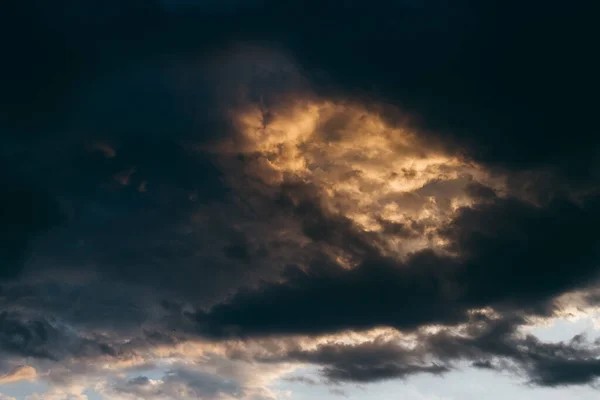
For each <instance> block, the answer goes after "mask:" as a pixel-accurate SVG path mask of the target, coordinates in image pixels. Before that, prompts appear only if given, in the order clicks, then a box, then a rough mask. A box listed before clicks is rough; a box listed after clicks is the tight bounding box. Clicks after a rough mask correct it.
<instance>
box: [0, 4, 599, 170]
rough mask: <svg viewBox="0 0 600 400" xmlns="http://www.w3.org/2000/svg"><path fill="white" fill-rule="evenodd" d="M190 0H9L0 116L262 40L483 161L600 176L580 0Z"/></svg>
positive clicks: (43, 107) (16, 115) (26, 117)
mask: <svg viewBox="0 0 600 400" xmlns="http://www.w3.org/2000/svg"><path fill="white" fill-rule="evenodd" d="M185 3H187V4H194V5H195V6H196V7H188V6H184V7H182V5H181V4H178V2H159V1H140V0H129V1H126V2H118V4H117V2H115V3H109V4H105V3H102V4H100V3H97V2H92V3H86V5H82V4H81V3H79V2H74V1H63V2H61V3H59V4H54V3H53V4H52V5H51V6H44V5H42V4H41V3H39V2H33V1H23V2H12V1H11V2H9V6H8V7H7V10H8V11H9V12H6V13H3V14H4V15H5V16H6V17H7V22H8V23H6V24H2V25H3V26H4V29H5V30H6V34H7V35H6V36H7V37H11V38H14V39H13V40H11V41H10V44H11V46H10V47H9V52H8V54H9V56H8V57H6V58H7V60H8V62H7V63H6V64H5V65H4V66H3V68H4V69H5V70H6V72H5V73H4V75H7V76H10V79H8V84H9V86H8V89H9V90H5V91H3V103H4V104H5V105H6V106H5V107H4V108H3V109H4V111H7V110H12V111H11V112H6V115H5V117H6V118H7V120H10V121H12V122H13V123H12V125H13V126H21V127H22V126H29V127H30V126H32V124H33V126H35V123H38V122H39V123H42V122H44V121H47V120H49V119H57V118H59V117H58V115H61V113H60V112H58V113H57V112H54V109H56V108H59V109H62V110H61V111H62V115H63V118H64V117H65V115H68V112H69V109H70V107H71V106H72V104H70V103H69V101H73V97H72V95H71V94H72V92H73V90H75V91H77V90H78V89H79V87H80V86H81V84H82V83H83V82H85V81H88V80H92V79H95V77H96V76H102V75H105V74H106V73H107V72H110V71H114V70H119V69H120V68H121V67H122V66H123V65H127V64H128V63H129V62H130V61H131V60H148V59H153V58H154V59H156V58H159V57H161V56H163V55H169V56H172V55H181V54H194V56H195V57H196V58H197V57H202V56H204V57H207V56H208V55H209V54H210V50H213V49H219V48H222V47H223V44H224V43H227V42H229V43H235V42H244V41H252V40H261V41H262V42H264V43H277V44H279V46H280V47H282V48H284V49H286V50H288V51H291V53H292V54H293V55H294V56H295V57H296V59H297V60H298V61H299V62H300V64H301V65H302V67H303V70H304V71H305V73H306V74H308V76H310V77H311V78H312V79H313V80H315V81H316V82H318V83H319V84H320V83H323V85H320V87H321V88H322V90H323V91H324V92H326V93H327V94H328V95H333V96H338V97H346V96H349V95H351V96H366V97H367V98H369V99H373V98H375V99H376V98H380V99H383V100H388V101H390V102H391V103H393V104H395V105H397V106H399V107H402V108H404V109H405V110H409V111H410V112H414V113H416V114H417V115H420V117H421V118H420V119H419V121H420V122H419V124H421V125H423V127H425V128H427V129H429V130H431V131H435V132H443V133H444V136H445V139H444V140H447V139H449V140H450V143H452V142H456V143H458V144H459V145H460V146H464V147H465V148H466V150H468V151H469V154H470V155H471V156H473V157H474V158H476V159H477V160H479V161H483V162H489V163H492V164H494V165H501V166H508V167H511V168H526V167H536V166H546V167H552V168H558V169H559V170H561V171H562V172H565V173H567V174H569V175H570V176H574V177H575V176H576V177H579V178H581V177H588V178H589V177H594V176H597V175H596V174H597V172H598V169H597V167H598V166H597V163H596V162H595V161H594V160H595V156H596V155H597V152H598V141H597V137H598V135H594V134H593V131H594V129H595V128H594V126H595V121H594V118H593V117H592V116H593V112H592V110H591V109H590V107H591V103H592V102H591V101H589V100H590V93H591V91H592V88H593V87H595V85H596V84H597V79H595V76H594V75H595V74H594V73H593V71H595V69H596V68H595V66H596V65H597V64H596V63H597V61H595V60H594V59H593V57H591V56H590V54H591V53H590V52H589V49H590V48H592V45H593V42H592V37H594V36H595V35H593V32H594V28H593V21H592V20H591V17H590V15H593V13H592V12H588V11H589V10H586V9H585V7H584V6H583V5H582V4H580V2H571V3H561V2H550V3H547V2H545V3H540V2H528V3H527V4H523V3H522V2H516V1H506V2H502V4H494V5H491V4H489V3H473V2H467V1H458V2H453V3H452V5H450V4H447V3H446V2H442V1H437V0H431V1H418V2H417V1H401V2H394V3H393V4H392V3H390V2H388V1H383V0H381V1H379V0H377V1H371V2H363V1H354V2H351V3H348V2H343V3H341V2H338V1H334V0H328V1H318V2H316V1H315V2H305V1H302V2H300V1H288V2H280V1H272V2H271V1H267V2H258V3H256V2H249V3H246V2H244V4H243V5H242V4H241V3H240V4H227V5H226V7H225V6H224V7H225V8H228V9H229V10H230V12H227V13H217V14H215V13H213V12H209V11H210V10H211V9H212V8H214V7H213V4H212V3H206V2H200V1H198V2H191V1H190V2H185ZM167 6H169V7H167ZM180 7H182V8H180ZM237 7H239V8H237ZM236 10H237V11H238V12H236ZM19 21H24V22H26V24H25V25H23V24H20V23H19ZM108 26H110V29H105V28H106V27H108ZM37 66H43V68H37ZM322 76H326V79H325V80H323V79H321V78H320V77H322ZM586 88H589V90H587V89H586ZM40 89H42V90H40ZM65 113H67V114H65ZM38 126H39V125H38Z"/></svg>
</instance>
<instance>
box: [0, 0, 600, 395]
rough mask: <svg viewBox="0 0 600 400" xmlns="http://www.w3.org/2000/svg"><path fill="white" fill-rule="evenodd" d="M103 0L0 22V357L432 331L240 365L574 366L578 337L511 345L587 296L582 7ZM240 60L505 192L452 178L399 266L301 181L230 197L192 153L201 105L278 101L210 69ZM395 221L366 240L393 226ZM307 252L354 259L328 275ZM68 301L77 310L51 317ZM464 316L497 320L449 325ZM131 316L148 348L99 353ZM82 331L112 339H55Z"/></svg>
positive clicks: (590, 128) (551, 371) (209, 113)
mask: <svg viewBox="0 0 600 400" xmlns="http://www.w3.org/2000/svg"><path fill="white" fill-rule="evenodd" d="M100 3H102V4H100ZM118 3H119V5H117V2H115V3H114V4H109V5H105V4H104V2H86V5H82V4H81V3H80V2H72V1H60V2H52V3H48V4H46V3H45V2H37V1H19V2H17V1H8V3H6V4H3V5H2V6H0V7H1V8H2V9H3V12H1V13H0V14H2V17H0V18H1V19H2V21H0V26H1V27H2V28H0V29H1V31H2V36H3V39H2V40H3V41H6V44H7V47H6V49H7V50H4V51H3V52H4V56H3V58H4V59H5V62H3V65H2V67H0V68H1V69H0V72H1V73H2V76H3V81H4V84H3V86H2V87H1V88H0V104H1V108H0V132H1V143H0V146H1V150H0V156H1V157H2V158H1V164H0V165H1V166H2V177H1V179H2V181H1V182H0V184H1V185H2V192H1V196H0V210H1V213H2V214H1V215H0V262H1V265H0V280H1V281H0V282H2V284H1V285H0V301H1V304H2V307H3V308H5V309H6V311H3V312H2V313H0V352H1V353H2V354H3V355H2V357H5V356H4V355H6V357H7V358H8V357H15V358H16V359H25V358H30V359H31V358H33V359H51V360H55V361H56V362H60V360H62V359H64V358H66V357H67V356H74V357H92V356H94V355H96V354H97V355H103V356H104V355H109V356H114V357H119V356H120V355H121V354H122V352H123V351H135V348H136V346H140V347H143V346H147V345H148V340H149V339H148V337H160V338H161V339H160V340H161V341H165V342H169V341H173V340H178V338H176V337H175V336H176V333H175V332H174V329H177V332H181V333H177V335H179V334H181V335H190V336H194V335H198V336H201V337H205V338H210V339H216V340H223V339H230V338H238V337H241V338H253V337H263V336H268V337H277V336H279V335H295V334H305V335H319V334H327V333H335V332H342V331H345V330H364V329H369V328H373V327H381V326H387V327H394V328H397V329H398V330H400V331H404V332H416V331H417V330H418V328H420V327H422V326H424V325H430V324H440V325H444V326H446V328H444V329H443V330H441V331H440V332H438V333H435V334H424V333H419V334H418V335H419V340H418V345H417V347H416V348H411V349H409V348H405V347H402V346H400V345H398V344H396V343H392V342H386V341H380V340H376V341H373V342H368V343H363V344H359V345H336V344H331V345H322V346H319V347H318V348H317V349H316V350H310V351H308V350H303V349H298V350H293V351H289V352H287V353H286V354H284V355H278V356H273V357H271V358H268V359H265V360H262V361H264V362H272V361H274V360H279V361H282V360H288V361H289V360H295V361H302V362H310V363H315V364H317V365H320V366H322V373H323V376H324V377H325V378H326V379H328V380H330V381H332V382H340V381H354V382H372V381H377V380H382V379H392V378H403V377H407V376H409V375H411V374H414V373H433V374H441V373H444V372H446V371H447V370H448V369H450V368H452V366H453V364H454V363H457V362H462V361H468V362H470V363H472V365H473V366H474V367H476V368H487V369H498V370H504V369H509V370H513V371H516V372H517V373H519V374H522V375H523V376H526V377H527V379H528V380H529V381H530V382H531V383H533V384H536V385H544V386H555V385H572V384H588V383H592V382H594V380H595V379H596V378H597V377H598V376H599V375H600V361H599V358H598V357H599V354H598V351H599V350H598V347H597V346H596V345H595V344H594V343H590V342H588V341H586V340H585V339H584V338H581V337H575V338H574V339H573V340H571V341H570V342H564V343H544V342H541V341H539V340H538V339H536V338H535V337H533V336H527V335H524V334H522V333H521V332H518V328H519V327H520V326H522V325H523V324H525V323H526V321H527V319H528V318H530V317H532V316H542V317H544V316H552V315H554V314H555V313H556V312H557V311H559V310H558V306H557V303H556V298H557V297H558V296H560V295H562V294H564V293H567V292H570V291H573V290H583V291H587V292H589V293H590V295H589V296H587V299H589V301H590V302H591V303H592V304H595V300H594V299H596V297H594V296H593V295H591V293H592V292H593V290H594V289H595V288H596V286H597V283H598V263H599V254H598V251H599V250H598V249H600V246H599V244H600V243H599V239H600V236H599V235H598V223H599V222H600V202H599V201H600V199H599V197H598V195H597V194H598V172H599V169H598V155H599V150H600V146H599V145H600V144H599V143H598V138H599V137H600V136H599V135H598V134H597V129H598V128H597V121H596V117H595V112H594V111H595V109H594V105H595V101H594V96H595V92H596V89H597V76H596V75H597V74H596V72H595V71H596V70H597V60H596V58H595V57H593V53H594V51H593V49H594V46H593V45H594V43H595V41H594V38H595V37H596V35H595V34H594V31H595V28H593V22H594V21H592V15H594V13H593V12H592V10H589V9H585V7H584V5H583V4H582V3H581V2H577V1H575V2H567V3H565V2H543V3H542V2H537V1H534V2H526V3H527V4H522V3H523V2H512V1H505V2H502V3H498V4H495V3H496V2H492V3H494V5H492V3H490V2H480V3H481V4H479V3H477V4H473V2H467V1H458V2H454V3H453V4H450V3H446V2H442V1H401V2H396V3H394V4H393V5H392V4H391V2H387V1H386V2H384V1H370V2H361V1H353V2H338V1H326V0H325V1H324V0H322V1H319V2H316V1H315V2H312V1H303V2H296V1H278V2H269V1H262V2H252V1H251V2H248V3H246V4H244V5H243V6H242V5H241V4H238V3H241V2H226V3H227V4H226V5H223V6H222V7H221V6H216V2H214V3H213V2H209V3H210V4H209V3H206V4H205V3H203V2H197V3H194V2H191V1H190V2H185V4H180V3H178V4H175V2H168V1H165V2H153V1H147V2H146V1H141V0H139V1H138V0H131V1H122V2H118ZM200 3H202V4H200ZM242 10H243V11H242ZM257 45H258V46H259V47H261V48H266V49H270V50H272V51H273V52H274V53H277V54H280V53H281V54H285V56H286V57H290V58H291V59H293V60H294V63H295V67H296V68H297V69H298V70H299V71H301V74H302V76H303V77H304V78H305V79H306V81H307V82H310V86H311V90H313V91H315V92H316V96H322V97H325V98H331V99H352V101H357V102H359V103H361V104H364V105H365V107H369V106H370V105H371V104H376V103H387V104H391V105H392V106H393V107H397V108H399V109H401V110H403V111H404V112H406V113H408V114H409V115H411V116H413V120H412V121H411V124H413V125H414V127H415V129H418V130H419V131H421V132H423V135H428V136H430V137H431V140H432V141H433V140H435V141H436V143H442V146H443V147H444V148H447V149H449V151H453V152H456V153H458V154H462V155H464V156H465V157H468V158H470V159H473V160H475V161H477V162H479V163H481V164H482V165H484V166H485V167H486V168H488V169H489V170H490V171H492V172H493V173H498V174H505V175H506V176H508V180H509V187H510V188H509V195H508V196H498V195H497V194H496V193H495V191H494V190H493V189H491V188H489V187H486V186H482V185H477V184H473V185H471V186H469V187H468V189H467V192H468V194H469V196H471V197H472V198H476V199H477V201H478V202H477V203H476V205H474V206H473V207H465V208H462V209H460V210H458V211H457V213H456V215H455V216H454V218H453V219H452V220H451V221H450V222H448V223H447V224H445V225H443V226H441V227H439V229H438V230H437V234H439V236H440V237H441V238H442V239H444V245H443V250H444V251H442V252H439V251H433V250H427V249H426V250H419V251H417V252H415V253H412V254H410V255H409V256H408V257H406V258H404V259H402V260H398V259H392V258H390V257H389V256H387V255H385V254H382V253H381V252H380V247H379V246H378V242H377V238H374V236H373V235H371V234H369V233H367V232H364V231H363V230H361V229H359V228H358V227H357V226H356V225H355V224H354V223H353V222H352V221H351V220H349V219H348V218H346V217H344V216H343V215H333V214H331V213H330V211H328V210H326V209H324V208H322V207H321V204H319V202H318V201H315V200H314V196H312V192H311V191H314V190H316V189H314V188H311V187H307V188H305V189H303V190H304V192H306V193H308V194H306V193H304V194H303V195H302V196H304V197H305V200H303V201H301V202H294V201H292V200H290V199H288V197H289V196H290V188H289V187H286V186H283V187H281V188H277V190H279V191H280V192H281V193H282V194H281V196H271V195H264V193H263V194H261V195H260V196H258V197H255V198H245V197H244V196H245V194H244V193H241V194H240V193H237V192H236V187H235V186H232V185H230V184H229V182H228V181H227V178H226V176H225V171H226V170H227V168H229V167H230V166H226V167H224V166H223V165H222V164H219V161H218V160H217V157H215V156H214V154H213V153H211V152H208V151H205V150H203V149H205V148H206V146H207V145H208V144H211V143H213V142H215V141H218V140H219V139H222V138H223V137H227V136H228V135H231V134H232V129H233V127H232V126H231V123H230V121H229V120H228V118H227V114H226V112H225V111H224V107H223V105H222V95H223V93H226V94H227V96H229V94H230V92H231V93H237V91H238V90H239V87H237V86H240V87H244V88H245V90H246V91H247V93H246V95H247V96H248V97H249V98H252V99H254V98H256V99H257V100H258V99H262V100H263V101H264V102H266V103H268V102H269V101H271V100H270V99H269V96H270V94H272V93H274V92H281V91H285V90H287V89H289V88H292V89H293V90H297V89H298V88H297V86H296V84H297V83H296V81H294V80H292V81H287V80H286V79H285V76H286V75H285V73H284V74H283V76H284V78H281V79H280V77H279V75H278V72H277V73H272V71H270V72H265V71H262V70H260V68H258V70H259V71H258V73H257V71H256V69H257V67H256V66H255V65H254V64H253V62H254V61H252V62H249V63H248V64H244V62H242V66H241V67H239V68H238V67H237V66H234V67H231V68H230V67H228V66H227V65H228V64H227V63H228V62H229V61H221V60H226V59H227V57H226V56H225V55H226V54H228V53H229V52H234V51H235V49H238V48H241V47H244V46H251V47H250V48H255V46H257ZM246 54H248V53H246ZM250 54H252V52H250ZM215 60H216V61H215ZM268 62H269V60H268ZM221 63H222V64H223V65H222V64H221ZM226 64H227V65H226ZM259 64H260V63H259ZM224 65H225V66H224ZM277 68H279V67H278V66H276V67H275V69H277ZM222 70H225V74H223V71H222ZM261 73H262V74H263V75H260V74H261ZM257 74H258V75H260V78H254V76H255V75H257ZM246 75H248V76H252V79H248V78H247V76H246ZM232 82H233V83H232ZM236 85H237V86H236ZM263 91H264V95H263V93H262V92H263ZM229 98H230V97H228V99H229ZM393 107H390V109H392V108H393ZM385 117H386V119H387V120H389V122H390V124H393V123H396V122H398V114H397V113H396V112H391V111H390V112H389V113H388V114H386V115H385ZM238 161H239V164H236V165H242V166H243V165H244V163H245V160H244V159H242V158H241V159H240V160H238ZM293 196H296V194H293ZM293 196H292V197H293ZM257 202H258V203H259V206H256V203H257ZM265 210H267V211H268V212H266V211H265ZM274 216H276V217H278V218H279V217H280V218H281V219H282V220H285V221H289V220H291V221H295V222H296V223H297V224H299V226H300V227H301V229H300V231H301V232H302V236H303V238H304V239H306V240H307V241H308V242H310V243H311V244H310V245H309V246H306V247H302V249H305V250H306V255H305V256H303V257H304V258H303V259H302V262H303V264H302V265H294V264H295V263H294V260H293V259H290V258H289V257H288V258H285V257H283V256H281V257H280V255H281V254H283V255H286V254H292V253H291V250H290V249H292V250H294V251H298V245H297V244H294V243H293V241H292V243H291V244H290V242H289V241H286V240H287V239H286V240H284V239H281V240H279V239H278V240H271V239H270V236H269V234H270V232H271V225H270V224H273V223H275V222H273V221H274V220H275V219H276V218H275V217H274ZM192 221H193V223H192ZM257 221H258V222H257ZM249 226H250V227H251V229H250V228H248V227H249ZM395 228H396V229H391V228H390V229H388V230H387V231H386V232H387V233H386V235H388V236H394V235H397V236H398V237H403V235H404V236H406V235H410V234H412V233H411V232H412V231H411V229H412V228H415V227H412V228H411V229H409V228H407V227H402V228H403V229H400V227H398V226H396V227H395ZM415 229H417V231H418V227H416V228H415ZM325 249H329V250H331V249H340V250H343V251H345V252H347V253H348V254H351V255H352V256H355V257H357V259H359V260H360V262H359V264H358V265H357V266H356V267H355V268H353V269H347V268H343V267H342V266H340V265H338V264H337V263H335V262H334V261H333V260H332V258H331V257H328V256H327V255H326V254H325V253H326V252H325ZM294 254H295V253H294ZM282 260H283V261H282ZM278 278H282V279H278ZM113 284H114V285H123V286H122V287H124V288H126V289H124V291H123V293H126V294H124V295H123V296H124V297H126V299H123V300H122V301H121V300H118V301H116V303H118V304H115V305H114V307H113V309H114V310H117V311H114V312H112V311H111V312H105V311H101V307H97V306H94V304H96V305H97V304H98V303H110V302H111V301H115V300H114V298H115V297H117V298H118V299H120V297H118V296H115V295H114V291H111V289H110V288H111V287H113V286H111V285H113ZM119 287H121V286H119ZM88 291H89V292H90V293H95V295H94V299H89V298H87V297H86V292H88ZM127 297H128V298H127ZM72 299H73V300H72ZM77 299H79V300H77ZM75 300H77V301H75ZM76 302H78V303H77V304H80V306H81V307H83V311H82V312H75V311H73V307H71V306H67V305H66V304H67V303H69V304H71V305H72V304H74V303H76ZM110 304H112V303H110ZM161 304H162V306H160V305H161ZM155 306H156V307H158V309H159V311H160V313H159V314H160V317H156V315H155V313H154V314H152V313H151V312H150V311H149V309H150V308H152V307H155ZM111 307H112V306H111ZM485 307H492V308H493V309H494V310H495V311H496V313H497V316H496V317H494V318H491V317H489V316H485V315H483V314H482V315H479V316H478V315H477V314H476V315H474V314H473V313H472V312H471V310H472V309H480V308H485ZM152 309H153V308H152ZM153 310H154V309H153ZM151 314H152V315H151ZM53 318H54V319H53ZM138 319H139V321H150V322H147V323H148V325H149V326H151V328H152V332H156V333H155V334H154V336H152V335H151V334H141V335H142V336H144V335H146V336H144V337H146V339H148V340H146V339H144V341H142V342H143V344H136V343H138V342H135V341H132V342H131V344H130V345H128V346H129V347H127V349H126V350H123V349H121V350H119V349H116V348H115V347H114V343H113V342H116V341H117V339H116V338H118V337H119V335H125V336H128V337H134V336H135V335H137V334H138V333H136V332H138V331H136V330H135V325H136V324H137V321H138ZM57 321H59V322H57ZM131 321H136V322H135V323H132V322H131ZM457 324H463V325H461V326H462V328H461V329H464V330H466V331H465V332H463V333H464V334H463V335H457V334H456V332H455V331H453V330H452V329H451V328H450V326H455V325H457ZM67 326H68V327H69V328H67ZM94 329H102V330H104V331H110V334H111V335H113V336H111V337H102V339H99V338H98V337H90V336H89V335H88V336H85V335H80V334H78V333H77V331H78V330H79V332H91V331H93V330H94ZM148 332H149V331H148ZM84 336H85V338H84ZM186 337H189V336H186ZM111 338H112V339H111ZM140 343H141V342H140ZM431 360H433V361H431ZM184 372H185V371H184ZM184 372H181V371H178V372H177V373H174V374H173V375H172V376H171V378H172V380H173V381H178V380H180V379H184V378H185V377H183V376H184V375H185V373H184ZM171 378H170V379H171ZM200 378H203V379H204V377H200ZM200 378H198V377H196V378H194V379H199V380H201V379H200ZM207 379H208V378H207ZM211 379H212V378H211ZM167 383H168V382H167ZM146 384H147V382H142V381H138V382H134V381H131V382H126V383H123V385H122V386H121V387H119V390H122V391H128V390H133V389H132V387H138V386H140V385H142V386H143V385H146ZM227 390H228V393H229V392H231V393H235V392H236V391H237V390H238V388H236V387H233V386H231V387H229V386H228V387H227Z"/></svg>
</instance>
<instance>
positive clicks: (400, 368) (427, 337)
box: [284, 315, 600, 386]
mask: <svg viewBox="0 0 600 400" xmlns="http://www.w3.org/2000/svg"><path fill="white" fill-rule="evenodd" d="M476 320H478V321H476ZM524 322H525V321H524V320H523V319H522V318H519V317H510V316H506V317H501V318H497V319H489V318H487V317H485V316H483V315H480V316H479V317H476V318H474V319H471V321H470V322H469V324H468V325H467V327H466V328H464V331H461V332H458V333H457V332H455V331H452V330H442V331H440V332H438V333H435V334H427V333H422V334H420V335H419V336H418V337H417V345H416V347H409V346H406V345H403V344H401V343H398V342H397V341H390V340H389V339H384V338H380V339H375V340H373V341H369V342H364V343H361V344H354V345H352V344H339V343H330V344H323V345H319V346H317V348H316V349H314V350H294V351H291V352H289V353H287V354H286V355H285V356H284V357H285V358H289V359H292V360H298V361H302V362H309V363H314V364H316V365H321V366H323V367H322V369H321V374H322V375H323V377H324V378H326V379H328V380H329V381H330V382H332V383H341V382H358V383H367V382H377V381H382V380H389V379H398V378H400V379H401V378H407V377H409V376H411V375H414V374H423V373H428V374H444V373H446V372H449V371H451V370H453V369H455V368H458V367H460V365H461V363H463V362H465V361H470V362H471V364H472V365H473V366H476V367H477V368H486V369H495V370H508V371H510V372H513V373H514V372H517V373H519V374H520V373H524V374H525V375H527V377H528V379H529V382H530V383H532V384H535V385H539V386H568V385H581V384H590V383H593V382H594V381H595V380H596V379H597V378H598V377H599V376H600V370H599V368H600V360H599V359H598V355H599V353H600V349H598V347H597V345H595V344H592V343H590V342H588V341H586V340H585V338H582V337H581V336H575V337H574V338H573V339H571V340H570V341H568V342H557V343H544V342H541V341H539V340H538V339H537V338H535V337H534V336H531V335H524V334H522V333H519V332H518V331H517V329H518V327H519V326H520V325H521V324H523V323H524Z"/></svg>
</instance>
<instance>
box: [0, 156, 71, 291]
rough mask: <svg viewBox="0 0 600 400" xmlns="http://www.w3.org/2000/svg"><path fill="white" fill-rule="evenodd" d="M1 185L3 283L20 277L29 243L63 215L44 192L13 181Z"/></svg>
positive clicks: (0, 262)
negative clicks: (5, 280)
mask: <svg viewBox="0 0 600 400" xmlns="http://www.w3.org/2000/svg"><path fill="white" fill-rule="evenodd" d="M3 167H4V168H6V170H8V169H10V167H9V166H8V165H3ZM6 170H5V171H3V174H5V173H6V172H7V171H6ZM0 185H1V186H2V194H1V195H0V210H2V211H1V214H0V280H4V279H10V278H15V277H16V276H17V275H18V274H19V272H20V271H21V269H22V268H23V263H24V261H25V259H26V258H27V253H28V251H29V246H30V244H31V241H32V240H33V239H34V238H35V237H36V236H37V235H38V234H41V233H43V232H44V231H46V230H48V229H50V228H52V227H54V226H56V225H58V224H60V223H61V222H62V221H63V220H64V215H63V213H62V211H61V209H60V206H59V204H58V202H57V201H56V199H55V198H54V197H52V195H51V194H50V193H48V192H46V191H45V190H43V189H40V188H37V187H31V186H28V185H27V184H25V183H23V182H20V181H18V180H15V179H2V181H0Z"/></svg>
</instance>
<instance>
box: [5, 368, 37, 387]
mask: <svg viewBox="0 0 600 400" xmlns="http://www.w3.org/2000/svg"><path fill="white" fill-rule="evenodd" d="M36 377H37V372H36V370H35V368H33V367H30V366H28V365H24V366H20V367H16V368H14V369H13V370H12V371H10V372H9V373H7V374H5V375H3V376H1V377H0V384H4V383H11V382H18V381H23V380H27V381H31V380H34V379H35V378H36Z"/></svg>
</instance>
